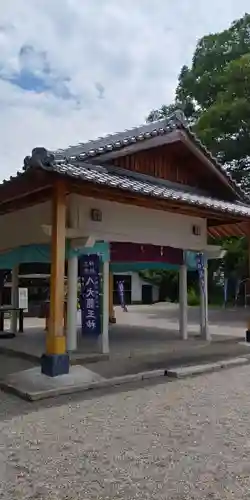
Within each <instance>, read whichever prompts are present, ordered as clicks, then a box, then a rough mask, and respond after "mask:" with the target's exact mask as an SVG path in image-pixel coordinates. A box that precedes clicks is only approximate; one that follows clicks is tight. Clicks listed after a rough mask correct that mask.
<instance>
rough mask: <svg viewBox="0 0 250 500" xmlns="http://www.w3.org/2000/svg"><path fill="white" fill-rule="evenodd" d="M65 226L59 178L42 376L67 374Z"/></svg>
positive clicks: (54, 200) (61, 185) (62, 190)
mask: <svg viewBox="0 0 250 500" xmlns="http://www.w3.org/2000/svg"><path fill="white" fill-rule="evenodd" d="M65 226H66V191H65V185H64V182H63V181H62V180H61V179H59V180H57V182H56V184H55V186H54V191H53V198H52V235H51V280H50V316H49V324H48V327H49V328H48V332H47V334H46V354H45V355H43V356H42V373H44V374H46V375H49V376H52V377H53V376H56V375H61V374H65V373H68V371H69V357H68V355H67V354H66V338H65V332H64V271H65V235H66V227H65Z"/></svg>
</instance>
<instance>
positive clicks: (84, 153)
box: [54, 111, 249, 201]
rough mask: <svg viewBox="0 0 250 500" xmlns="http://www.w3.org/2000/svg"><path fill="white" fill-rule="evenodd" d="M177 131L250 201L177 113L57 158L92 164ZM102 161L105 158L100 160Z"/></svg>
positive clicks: (71, 149) (66, 151) (61, 153)
mask: <svg viewBox="0 0 250 500" xmlns="http://www.w3.org/2000/svg"><path fill="white" fill-rule="evenodd" d="M174 130H183V131H184V132H186V134H187V136H188V137H189V138H190V139H191V140H192V142H194V144H195V145H196V147H197V148H199V149H200V151H201V152H202V153H203V154H204V155H205V156H206V157H207V158H208V160H209V161H210V162H211V163H212V164H213V165H214V166H215V167H216V168H217V170H218V171H219V172H220V173H221V174H222V175H223V176H224V178H225V179H226V180H227V182H228V184H229V185H230V186H231V188H232V189H233V190H234V191H235V192H236V193H237V194H238V195H239V196H240V197H241V198H242V199H243V200H245V201H248V200H249V197H248V195H247V194H246V193H245V192H244V191H243V190H242V189H241V187H240V186H239V184H237V183H236V182H235V181H234V179H233V178H232V177H231V175H230V174H229V173H228V172H227V171H226V170H225V169H224V168H223V166H222V165H221V164H220V163H219V162H218V160H217V159H216V158H215V157H214V156H213V155H212V154H211V153H210V151H209V150H208V149H207V148H206V146H204V144H203V143H202V142H201V141H200V139H199V138H198V137H197V136H196V134H194V132H192V130H191V129H190V127H188V125H187V123H186V119H185V116H184V114H183V113H182V112H181V111H176V112H175V113H174V114H173V115H171V116H170V117H169V118H164V119H161V120H157V121H155V122H150V123H147V124H144V125H141V126H139V127H135V128H132V129H129V130H125V131H124V132H118V133H115V134H109V135H107V136H105V137H100V138H98V139H96V140H91V141H88V142H86V143H79V144H78V145H76V146H69V147H68V148H66V149H60V150H58V151H55V153H54V154H55V156H56V157H58V158H61V159H67V160H68V159H69V160H72V161H75V160H80V161H91V159H93V158H97V157H101V156H102V155H104V154H107V153H110V152H112V151H118V150H122V149H123V148H125V147H128V146H130V145H133V144H135V143H139V142H144V141H146V140H148V139H152V138H153V137H157V136H163V135H167V134H169V133H170V132H173V131H174ZM100 160H101V158H100Z"/></svg>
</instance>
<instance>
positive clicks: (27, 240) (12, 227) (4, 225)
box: [0, 202, 51, 250]
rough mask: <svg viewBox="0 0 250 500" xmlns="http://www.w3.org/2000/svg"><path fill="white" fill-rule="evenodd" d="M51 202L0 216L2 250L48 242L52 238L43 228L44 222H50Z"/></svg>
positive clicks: (0, 246)
mask: <svg viewBox="0 0 250 500" xmlns="http://www.w3.org/2000/svg"><path fill="white" fill-rule="evenodd" d="M50 220H51V205H50V203H49V202H46V203H42V204H39V205H35V206H33V207H29V208H25V209H24V210H19V211H18V212H13V213H10V214H7V215H2V216H0V250H5V249H6V250H7V249H11V248H15V247H17V246H19V245H29V244H32V243H47V242H48V241H50V238H49V237H48V236H46V234H45V233H44V232H43V230H42V227H41V226H42V224H50Z"/></svg>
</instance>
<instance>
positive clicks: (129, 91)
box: [0, 0, 249, 178]
mask: <svg viewBox="0 0 250 500" xmlns="http://www.w3.org/2000/svg"><path fill="white" fill-rule="evenodd" d="M248 3H249V2H248V0H238V1H237V2H235V0H227V1H226V0H221V1H220V2H218V1H215V0H211V1H210V2H209V8H208V4H207V1H206V0H192V2H191V1H190V0H176V1H175V2H174V3H173V2H167V1H166V0H153V1H152V0H136V1H135V0H126V1H125V0H123V1H117V0H84V2H83V1H82V0H53V1H51V0H8V2H5V0H0V7H1V18H0V72H1V74H2V75H3V76H4V78H7V79H11V78H12V79H14V76H15V75H16V74H18V73H19V72H20V71H21V70H22V69H23V67H24V69H26V70H27V71H32V73H33V74H34V75H37V76H38V77H39V76H40V75H41V71H42V70H43V68H44V65H45V66H46V67H47V70H48V71H47V73H45V76H44V75H43V78H45V81H44V83H45V84H47V85H48V87H50V88H49V90H45V91H44V92H43V93H36V92H32V91H27V90H22V89H21V88H20V87H18V86H17V85H16V84H15V83H10V82H8V81H6V80H3V79H0V128H1V139H0V145H1V147H0V161H1V178H4V177H7V176H8V175H10V174H11V173H13V172H14V171H15V170H17V169H19V168H20V167H21V166H22V161H23V157H24V156H25V155H26V154H29V153H30V151H31V149H32V148H33V147H34V146H38V145H43V146H45V147H48V148H52V149H53V148H57V147H64V146H65V147H66V146H67V145H69V144H75V143H77V142H78V141H84V140H86V139H89V138H91V137H93V138H95V137H96V136H98V135H102V134H105V133H108V132H112V131H117V130H123V129H124V128H128V127H130V126H133V125H136V124H139V123H142V122H143V121H144V119H145V116H146V115H147V114H148V112H149V111H150V110H151V109H152V108H155V107H158V106H160V105H161V104H163V103H169V102H171V100H172V98H173V94H174V90H175V87H176V82H177V77H178V73H179V70H180V68H181V66H182V65H183V64H185V63H190V61H191V57H192V54H193V51H194V48H195V44H196V41H197V39H198V38H200V37H201V36H203V35H205V34H207V33H209V32H211V31H218V30H220V29H223V28H226V27H227V26H228V25H229V24H230V23H231V22H232V21H233V20H234V19H235V18H238V17H240V16H241V15H243V14H244V13H245V11H246V10H247V8H248ZM22 47H32V49H33V50H32V51H30V52H29V50H28V51H27V54H28V55H27V54H26V53H25V57H24V58H21V60H20V57H19V54H20V50H21V49H22ZM43 58H44V60H43ZM51 86H54V91H53V92H52V91H51ZM65 97H68V98H67V99H65Z"/></svg>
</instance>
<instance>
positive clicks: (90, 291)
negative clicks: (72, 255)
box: [80, 254, 101, 335]
mask: <svg viewBox="0 0 250 500" xmlns="http://www.w3.org/2000/svg"><path fill="white" fill-rule="evenodd" d="M80 278H81V292H80V307H81V311H82V334H83V335H84V334H88V333H89V334H91V335H100V334H101V303H100V292H101V290H100V289H101V280H100V259H99V256H98V255H96V254H93V255H83V256H82V257H81V258H80Z"/></svg>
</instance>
